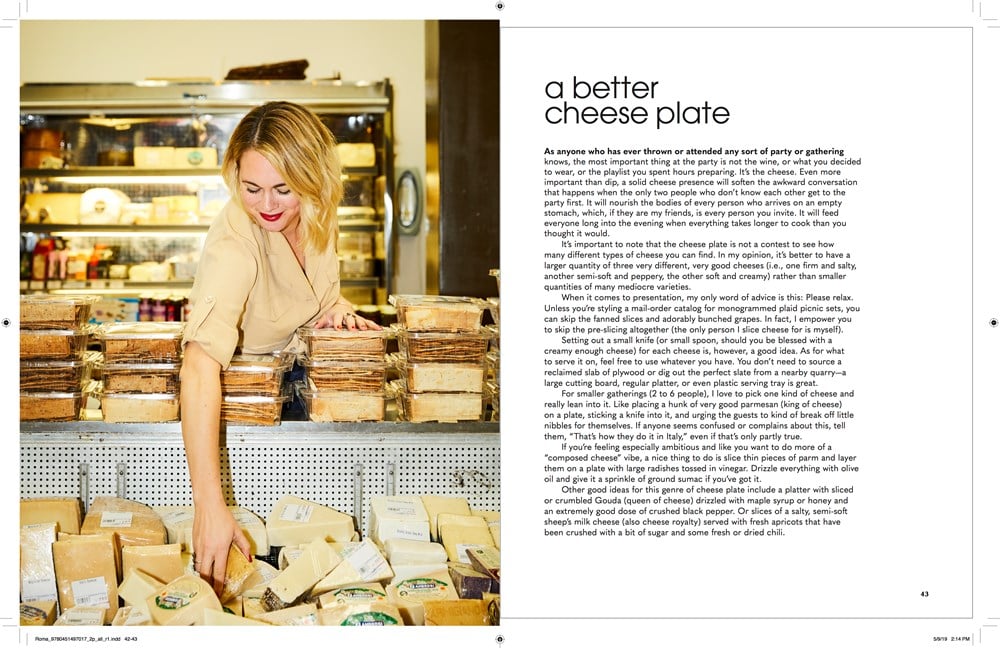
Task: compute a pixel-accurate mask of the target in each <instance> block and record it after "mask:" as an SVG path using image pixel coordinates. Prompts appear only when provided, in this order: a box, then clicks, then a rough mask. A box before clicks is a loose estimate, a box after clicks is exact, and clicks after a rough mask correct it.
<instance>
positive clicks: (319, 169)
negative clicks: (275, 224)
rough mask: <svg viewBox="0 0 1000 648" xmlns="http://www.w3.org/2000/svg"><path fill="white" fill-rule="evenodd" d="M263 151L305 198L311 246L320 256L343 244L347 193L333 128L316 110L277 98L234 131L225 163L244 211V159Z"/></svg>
mask: <svg viewBox="0 0 1000 648" xmlns="http://www.w3.org/2000/svg"><path fill="white" fill-rule="evenodd" d="M250 150H253V151H257V152H258V153H260V154H261V155H262V156H264V158H265V159H266V160H267V161H268V162H270V163H271V165H272V166H274V169H275V170H276V171H277V172H278V174H279V175H281V177H282V179H283V180H284V181H285V183H286V184H287V185H288V188H289V189H291V190H292V192H293V193H294V194H295V195H296V196H297V197H298V198H299V200H300V201H301V208H300V213H301V215H300V220H301V227H302V231H301V232H300V234H301V236H302V240H303V241H304V243H305V248H306V250H308V251H309V252H311V253H313V254H320V253H322V252H324V251H325V250H327V249H328V248H329V247H330V246H331V245H332V246H333V247H334V249H336V246H337V205H339V204H340V200H341V198H342V197H343V194H344V184H343V181H342V180H341V168H340V157H339V156H338V155H337V144H336V141H335V140H334V138H333V134H332V133H331V132H330V130H329V129H328V128H327V127H326V126H325V125H324V124H323V122H322V121H320V119H319V117H317V116H316V115H315V114H314V113H313V112H312V111H311V110H309V109H308V108H305V107H304V106H300V105H299V104H295V103H291V102H289V101H271V102H268V103H266V104H264V105H262V106H258V107H257V108H254V109H253V110H251V111H250V112H249V113H247V115H246V116H245V117H244V118H243V119H242V120H240V123H239V124H237V126H236V129H235V130H234V131H233V135H232V137H230V139H229V144H228V146H227V147H226V155H225V157H224V158H223V161H222V176H223V178H224V179H225V182H226V186H228V187H229V192H230V195H232V196H233V199H234V200H236V201H237V202H238V203H239V205H240V206H241V207H243V209H244V211H246V206H245V205H244V204H243V192H242V191H241V187H240V160H241V159H242V157H243V154H244V153H246V152H247V151H250Z"/></svg>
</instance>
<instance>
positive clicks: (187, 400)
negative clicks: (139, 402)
mask: <svg viewBox="0 0 1000 648" xmlns="http://www.w3.org/2000/svg"><path fill="white" fill-rule="evenodd" d="M220 370H221V366H220V365H219V363H218V361H216V360H215V359H214V358H212V357H211V356H210V355H208V353H206V352H205V350H204V349H203V348H202V347H201V345H200V344H198V343H197V342H188V343H187V345H185V347H184V360H183V364H182V365H181V430H182V434H183V436H184V450H185V452H186V453H187V462H188V472H189V474H190V477H191V494H192V498H193V500H194V529H193V531H192V542H193V545H194V546H193V547H191V551H192V553H193V554H194V567H195V571H197V572H198V573H199V574H201V576H202V578H204V579H205V580H207V581H208V582H209V583H210V584H211V585H212V586H213V588H214V589H215V591H216V593H217V594H220V593H221V592H222V585H223V583H224V581H225V577H226V562H227V560H228V556H229V545H230V544H231V543H236V546H237V548H239V550H240V551H242V552H243V554H244V555H245V556H247V558H248V559H249V558H250V541H249V540H247V538H246V536H244V535H243V532H242V531H241V530H240V528H239V525H238V524H237V523H236V520H234V519H233V515H232V513H231V512H230V511H229V507H228V506H227V505H226V499H225V497H224V496H223V494H222V479H221V474H220V467H219V418H220V411H221V407H222V386H221V383H220V378H219V372H220Z"/></svg>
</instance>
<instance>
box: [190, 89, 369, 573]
mask: <svg viewBox="0 0 1000 648" xmlns="http://www.w3.org/2000/svg"><path fill="white" fill-rule="evenodd" d="M222 174H223V177H224V179H225V182H226V185H227V186H228V188H229V192H230V195H231V196H232V199H231V200H230V202H229V203H228V204H227V205H226V206H225V208H223V210H222V211H221V212H220V213H219V215H218V216H217V217H216V219H215V221H214V222H213V223H212V226H211V227H210V228H209V231H208V235H207V237H206V239H205V246H204V251H203V253H202V258H201V260H200V261H199V263H198V273H197V276H196V277H195V281H194V285H193V287H192V289H191V295H190V304H191V312H190V317H189V318H188V322H187V325H186V327H185V332H184V340H183V344H184V360H183V365H182V367H181V429H182V431H183V437H184V448H185V451H186V453H187V460H188V471H189V474H190V477H191V490H192V497H193V500H194V511H195V513H194V529H193V545H194V546H193V547H192V553H193V554H194V567H195V570H196V571H197V572H198V573H199V574H200V575H201V576H202V577H203V578H204V579H206V580H207V581H208V582H209V583H211V584H212V585H213V587H214V588H215V590H216V592H221V589H222V584H223V581H224V579H225V574H226V562H227V556H228V552H229V546H230V544H231V543H235V545H236V546H237V548H239V550H240V551H241V552H243V554H244V555H246V556H247V558H248V559H251V558H252V557H251V555H250V544H249V541H248V540H247V539H246V537H245V536H244V535H243V533H242V532H241V531H240V528H239V526H238V524H237V523H236V521H235V520H234V519H233V516H232V514H231V513H230V511H229V509H228V506H227V503H226V501H225V497H224V496H223V493H222V483H221V473H220V465H219V419H220V408H221V403H222V390H221V386H220V375H219V374H220V370H222V369H223V368H226V367H228V366H229V363H230V361H231V359H232V357H233V355H234V353H235V352H236V350H237V349H238V348H239V349H240V351H241V352H242V353H270V352H273V351H280V350H283V349H294V348H296V346H297V345H298V344H300V342H299V341H298V340H297V339H296V335H295V331H296V329H297V328H298V327H300V326H305V325H308V326H315V327H319V328H325V327H333V328H342V327H343V328H347V329H377V328H379V326H378V325H377V324H375V323H373V322H370V321H368V320H366V319H364V318H361V317H359V316H358V315H356V314H355V313H354V308H353V307H352V305H351V304H350V302H348V301H347V300H345V299H344V298H343V297H342V296H341V294H340V273H339V261H338V259H337V250H336V242H337V205H338V204H339V203H340V199H341V196H342V193H343V184H342V182H341V168H340V161H339V158H338V157H337V148H336V144H335V142H334V139H333V136H332V135H331V133H330V131H329V130H328V129H327V128H326V126H324V124H323V123H322V122H321V121H320V120H319V118H318V117H316V115H314V114H313V113H312V112H311V111H309V110H308V109H307V108H304V107H303V106H300V105H297V104H293V103H289V102H282V101H276V102H270V103H267V104H264V105H262V106H259V107H258V108H255V109H254V110H252V111H251V112H250V113H248V114H247V115H246V117H244V118H243V119H242V120H241V121H240V123H239V124H238V125H237V126H236V129H235V130H234V131H233V135H232V137H231V138H230V141H229V144H228V145H227V148H226V154H225V157H224V159H223V162H222Z"/></svg>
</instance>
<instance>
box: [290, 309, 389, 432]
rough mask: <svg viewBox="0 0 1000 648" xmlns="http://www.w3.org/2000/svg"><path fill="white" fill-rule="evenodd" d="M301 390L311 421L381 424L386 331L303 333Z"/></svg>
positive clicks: (306, 329) (309, 330)
mask: <svg viewBox="0 0 1000 648" xmlns="http://www.w3.org/2000/svg"><path fill="white" fill-rule="evenodd" d="M298 333H299V336H300V337H301V338H302V339H303V340H304V341H305V343H306V349H307V351H306V360H305V361H304V362H303V365H304V366H305V370H306V384H305V385H303V387H302V388H301V389H300V390H299V394H300V395H301V396H302V398H303V400H304V401H305V403H306V411H307V412H308V414H309V419H310V420H312V421H322V422H327V421H382V420H384V419H385V387H386V369H387V365H386V355H385V351H386V341H387V339H388V334H389V331H388V330H387V329H381V330H377V331H372V330H364V331H361V330H348V329H332V328H322V329H318V328H312V327H302V328H300V329H299V331H298Z"/></svg>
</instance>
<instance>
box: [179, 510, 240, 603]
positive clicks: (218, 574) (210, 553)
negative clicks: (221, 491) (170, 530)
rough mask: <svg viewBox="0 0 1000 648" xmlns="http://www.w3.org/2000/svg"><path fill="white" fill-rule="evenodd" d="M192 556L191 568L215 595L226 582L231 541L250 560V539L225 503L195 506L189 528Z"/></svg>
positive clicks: (220, 592)
mask: <svg viewBox="0 0 1000 648" xmlns="http://www.w3.org/2000/svg"><path fill="white" fill-rule="evenodd" d="M191 533H192V538H191V539H192V545H193V547H192V555H193V563H194V570H195V571H196V572H198V574H199V575H200V576H201V577H202V578H203V579H205V580H206V581H207V582H208V583H209V585H211V586H212V589H214V590H215V594H216V596H219V595H221V594H222V587H223V585H224V584H225V582H226V563H227V562H229V545H230V544H235V545H236V548H237V549H239V551H240V553H242V554H243V555H244V556H246V557H247V560H252V558H251V556H250V541H249V540H248V539H247V537H246V536H245V535H243V531H241V530H240V526H239V525H238V524H237V523H236V520H235V519H233V514H232V512H231V511H230V510H229V508H228V507H227V506H226V505H225V504H221V505H216V506H213V507H208V506H195V509H194V528H193V529H192V532H191Z"/></svg>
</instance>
